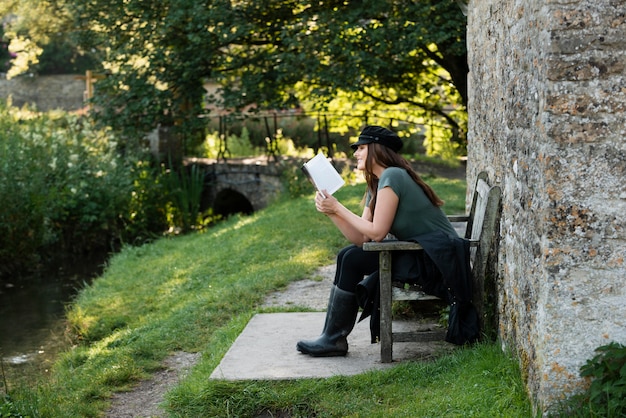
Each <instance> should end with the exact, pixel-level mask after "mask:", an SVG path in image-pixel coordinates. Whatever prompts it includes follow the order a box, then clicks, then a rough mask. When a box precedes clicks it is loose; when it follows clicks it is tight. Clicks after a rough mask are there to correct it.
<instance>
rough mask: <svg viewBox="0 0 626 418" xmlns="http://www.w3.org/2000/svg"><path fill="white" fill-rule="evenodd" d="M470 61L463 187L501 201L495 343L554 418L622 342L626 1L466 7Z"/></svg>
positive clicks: (486, 2) (500, 2)
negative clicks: (601, 354) (602, 356)
mask: <svg viewBox="0 0 626 418" xmlns="http://www.w3.org/2000/svg"><path fill="white" fill-rule="evenodd" d="M468 50H469V67H470V74H469V79H468V81H469V86H470V88H469V91H470V98H469V153H468V154H469V155H468V168H467V174H468V184H472V180H471V179H473V178H475V177H476V174H477V173H478V172H479V171H481V170H486V171H488V172H489V174H490V180H491V181H492V182H495V183H497V184H499V185H500V186H501V187H502V191H503V205H502V219H501V223H500V241H499V248H498V251H497V315H498V317H499V330H498V332H499V336H500V339H501V341H502V344H503V347H505V348H506V349H508V350H510V351H512V352H513V353H515V355H517V357H518V359H519V362H520V366H521V368H522V372H523V375H524V379H525V382H526V385H527V389H528V392H529V393H530V395H531V399H532V400H533V403H534V406H535V408H536V410H537V411H539V412H543V413H545V412H547V411H549V410H550V409H551V408H553V407H555V406H556V404H557V403H558V401H560V400H562V399H565V398H566V397H568V396H570V395H572V394H573V393H576V392H578V391H581V390H583V389H584V388H585V385H587V384H588V382H586V381H585V380H583V379H582V378H581V377H580V367H581V366H582V365H584V364H585V362H586V361H587V360H588V359H590V358H592V357H593V356H594V355H595V352H594V350H595V349H596V348H597V347H599V346H602V345H605V344H607V343H609V342H611V341H616V342H619V343H622V344H626V286H625V281H626V265H625V263H624V258H625V257H626V245H625V244H626V231H625V225H626V176H625V174H626V152H625V151H626V141H625V138H626V0H593V1H590V0H587V1H584V0H470V2H469V11H468ZM468 193H471V190H470V191H468Z"/></svg>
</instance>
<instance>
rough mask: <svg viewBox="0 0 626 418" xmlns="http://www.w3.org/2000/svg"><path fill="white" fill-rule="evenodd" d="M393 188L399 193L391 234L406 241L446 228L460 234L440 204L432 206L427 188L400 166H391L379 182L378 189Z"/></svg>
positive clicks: (455, 234)
mask: <svg viewBox="0 0 626 418" xmlns="http://www.w3.org/2000/svg"><path fill="white" fill-rule="evenodd" d="M385 187H391V189H392V190H393V191H394V193H395V194H396V196H398V199H399V202H398V209H397V211H396V215H395V217H394V219H393V224H392V225H391V231H390V232H391V233H392V234H393V235H395V236H396V238H398V239H400V240H403V239H407V238H411V237H414V236H416V235H421V234H425V233H428V232H434V231H444V232H445V233H447V234H448V235H449V236H451V237H458V234H457V233H456V231H455V230H454V227H453V226H452V224H451V223H450V221H448V218H447V217H446V215H445V214H444V213H443V211H442V210H441V208H440V207H439V206H435V205H433V204H432V203H431V202H430V200H429V199H428V196H426V193H424V190H422V188H421V187H420V186H419V185H418V184H417V183H415V182H414V181H413V179H412V178H411V176H409V174H408V173H407V172H406V170H404V169H403V168H400V167H388V168H386V169H385V171H383V174H382V175H381V176H380V180H379V182H378V190H379V191H380V190H382V189H383V188H385Z"/></svg>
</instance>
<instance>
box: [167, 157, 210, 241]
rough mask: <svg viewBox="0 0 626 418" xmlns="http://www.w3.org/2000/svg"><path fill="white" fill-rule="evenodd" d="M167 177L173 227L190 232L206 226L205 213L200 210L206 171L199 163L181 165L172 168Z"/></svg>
mask: <svg viewBox="0 0 626 418" xmlns="http://www.w3.org/2000/svg"><path fill="white" fill-rule="evenodd" d="M170 167H171V163H170ZM165 179H166V182H167V188H168V193H169V196H170V202H171V204H172V211H171V214H170V215H171V217H170V225H171V227H174V228H178V229H180V230H181V232H189V231H191V230H192V229H198V228H200V227H202V226H205V221H204V219H203V214H202V213H201V212H200V205H201V201H202V189H203V187H204V173H202V171H201V170H200V168H198V165H195V164H194V165H192V166H191V167H181V168H180V169H179V170H174V169H171V168H170V170H168V171H167V174H166V176H165ZM216 220H218V218H217V217H212V218H211V221H216Z"/></svg>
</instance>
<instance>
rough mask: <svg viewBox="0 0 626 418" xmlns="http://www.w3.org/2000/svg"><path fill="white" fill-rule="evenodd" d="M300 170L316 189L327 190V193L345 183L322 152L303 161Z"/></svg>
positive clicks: (334, 190) (333, 191)
mask: <svg viewBox="0 0 626 418" xmlns="http://www.w3.org/2000/svg"><path fill="white" fill-rule="evenodd" d="M302 170H303V171H304V172H305V174H306V175H307V176H308V177H309V179H310V180H311V182H312V183H313V185H314V186H315V188H316V189H317V190H318V191H322V190H327V191H328V193H330V194H333V193H335V192H336V191H337V190H339V189H340V188H341V186H343V185H344V183H345V182H344V180H343V179H342V178H341V176H340V175H339V173H338V172H337V170H336V169H335V167H333V165H332V164H331V163H330V161H328V159H327V158H326V157H325V156H324V154H322V153H319V154H317V155H316V156H315V157H313V158H312V159H311V160H309V161H307V162H306V163H304V166H302Z"/></svg>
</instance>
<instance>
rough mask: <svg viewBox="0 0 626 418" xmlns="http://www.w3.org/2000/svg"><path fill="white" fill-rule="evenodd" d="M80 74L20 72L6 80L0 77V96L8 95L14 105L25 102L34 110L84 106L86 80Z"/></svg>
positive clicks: (6, 96)
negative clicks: (22, 74) (36, 74)
mask: <svg viewBox="0 0 626 418" xmlns="http://www.w3.org/2000/svg"><path fill="white" fill-rule="evenodd" d="M78 77H80V76H79V75H49V76H32V77H29V76H20V77H15V78H12V79H10V80H7V79H6V77H5V76H2V77H0V98H1V99H3V100H7V99H8V98H9V97H11V101H12V103H13V106H16V107H22V106H24V105H25V104H29V105H31V106H36V108H37V110H40V111H48V110H53V109H62V110H67V111H73V110H78V109H81V108H83V107H84V106H85V100H84V94H85V80H84V79H83V80H81V79H79V78H78Z"/></svg>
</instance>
